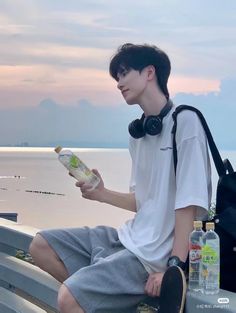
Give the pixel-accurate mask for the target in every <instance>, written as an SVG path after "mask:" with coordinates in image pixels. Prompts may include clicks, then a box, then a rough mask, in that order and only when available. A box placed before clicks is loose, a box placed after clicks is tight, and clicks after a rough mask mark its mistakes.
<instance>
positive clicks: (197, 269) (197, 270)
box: [188, 221, 204, 292]
mask: <svg viewBox="0 0 236 313" xmlns="http://www.w3.org/2000/svg"><path fill="white" fill-rule="evenodd" d="M193 227H194V230H193V231H192V232H191V234H190V236H189V281H188V289H189V290H191V291H195V292H203V285H202V276H201V265H202V264H201V261H202V260H201V258H202V237H203V235H204V231H203V230H202V221H194V224H193Z"/></svg>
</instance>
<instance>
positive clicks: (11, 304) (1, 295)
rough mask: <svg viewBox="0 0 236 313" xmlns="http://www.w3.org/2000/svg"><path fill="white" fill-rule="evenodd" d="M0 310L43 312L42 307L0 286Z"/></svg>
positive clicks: (26, 312)
mask: <svg viewBox="0 0 236 313" xmlns="http://www.w3.org/2000/svg"><path fill="white" fill-rule="evenodd" d="M0 312H2V313H22V312H24V313H36V312H37V313H45V312H46V311H44V310H43V309H41V308H39V307H38V306H36V305H34V304H33V303H31V302H29V301H27V300H25V299H23V298H21V297H19V296H18V295H16V294H15V293H12V292H11V291H9V290H6V289H4V288H2V287H0Z"/></svg>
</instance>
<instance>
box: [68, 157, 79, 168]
mask: <svg viewBox="0 0 236 313" xmlns="http://www.w3.org/2000/svg"><path fill="white" fill-rule="evenodd" d="M70 166H71V167H74V168H78V167H79V159H78V158H77V156H75V155H72V156H71V158H70Z"/></svg>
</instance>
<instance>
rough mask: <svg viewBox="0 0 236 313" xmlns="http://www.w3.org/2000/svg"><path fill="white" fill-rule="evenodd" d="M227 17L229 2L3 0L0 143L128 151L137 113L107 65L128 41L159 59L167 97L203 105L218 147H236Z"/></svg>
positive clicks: (233, 24)
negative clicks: (165, 69) (161, 55)
mask: <svg viewBox="0 0 236 313" xmlns="http://www.w3.org/2000/svg"><path fill="white" fill-rule="evenodd" d="M235 16H236V2H235V1H233V0H228V1H222V0H214V1H213V0H208V1H205V0H199V1H195V0H182V1H177V0H166V1H160V0H146V1H134V0H126V1H124V0H119V1H118V0H114V1H109V0H70V1H66V0H57V1H54V0H1V2H0V131H1V134H2V136H1V137H0V146H4V145H20V144H24V143H26V144H27V143H28V144H29V145H33V146H37V145H40V146H44V145H45V146H48V145H54V144H55V143H57V142H59V141H61V142H64V143H66V142H67V143H71V144H74V145H76V144H77V145H79V144H83V145H88V146H98V147H100V146H109V147H110V146H114V147H123V146H127V125H128V123H129V122H130V121H131V120H132V119H133V118H136V117H137V116H138V115H139V114H140V110H139V109H138V108H137V107H133V108H130V107H128V106H127V104H126V103H125V102H124V100H123V98H122V96H121V95H120V93H119V91H118V90H117V88H116V82H115V81H113V80H112V79H111V77H110V76H109V73H108V67H109V61H110V58H111V56H112V55H113V54H114V53H115V52H116V49H117V47H118V46H120V45H121V44H123V43H125V42H133V43H150V44H155V45H157V46H159V47H160V48H162V49H163V50H165V51H166V52H167V54H168V55H169V56H170V59H171V63H172V74H171V78H170V81H169V89H170V93H171V95H172V98H173V99H174V100H175V102H176V103H182V102H187V103H189V104H194V105H196V106H198V107H199V108H201V109H202V110H203V113H204V114H205V115H206V117H207V119H208V120H209V124H210V125H211V127H212V129H213V133H214V134H215V137H216V141H217V142H218V143H219V145H220V147H222V148H225V149H236V140H235V139H234V134H235V133H236V124H235V122H234V120H233V119H234V117H235V116H236V94H235V89H236V88H235V85H236V65H235V55H236V19H235ZM3 134H4V135H3Z"/></svg>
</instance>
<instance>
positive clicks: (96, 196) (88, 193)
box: [75, 169, 105, 202]
mask: <svg viewBox="0 0 236 313" xmlns="http://www.w3.org/2000/svg"><path fill="white" fill-rule="evenodd" d="M92 172H93V173H94V174H95V175H97V176H98V177H99V178H100V182H99V184H98V185H97V186H96V187H95V188H94V189H91V188H92V186H91V185H89V184H86V183H85V182H83V181H81V182H76V184H75V185H76V186H77V187H79V188H80V190H81V193H82V197H83V198H86V199H89V200H96V201H100V202H102V199H103V198H102V193H103V191H104V189H105V188H104V182H103V180H102V177H101V175H100V174H99V172H98V171H97V170H95V169H93V170H92Z"/></svg>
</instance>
